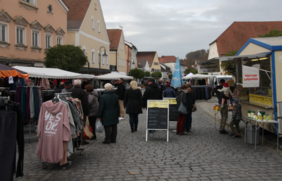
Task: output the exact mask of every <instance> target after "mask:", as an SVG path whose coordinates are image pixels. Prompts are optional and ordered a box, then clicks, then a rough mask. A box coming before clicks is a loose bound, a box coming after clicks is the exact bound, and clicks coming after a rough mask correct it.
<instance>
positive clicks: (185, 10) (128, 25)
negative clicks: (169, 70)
mask: <svg viewBox="0 0 282 181" xmlns="http://www.w3.org/2000/svg"><path fill="white" fill-rule="evenodd" d="M100 1H101V4H102V9H103V13H104V17H105V21H106V24H107V28H108V29H110V28H118V27H119V26H122V27H123V30H124V36H125V39H126V40H127V41H129V42H132V43H133V44H134V45H135V46H136V47H137V48H138V51H157V52H158V55H159V56H162V55H175V56H176V57H179V58H184V57H185V55H186V53H188V52H191V51H195V50H199V49H208V48H209V44H210V43H211V42H212V41H214V40H215V39H216V38H217V37H218V36H219V35H220V34H221V33H222V32H223V31H224V30H225V29H227V28H228V27H229V26H230V25H231V24H232V22H234V21H279V20H280V21H281V20H282V18H281V15H282V13H281V7H282V1H281V0H100ZM279 18H280V19H279Z"/></svg>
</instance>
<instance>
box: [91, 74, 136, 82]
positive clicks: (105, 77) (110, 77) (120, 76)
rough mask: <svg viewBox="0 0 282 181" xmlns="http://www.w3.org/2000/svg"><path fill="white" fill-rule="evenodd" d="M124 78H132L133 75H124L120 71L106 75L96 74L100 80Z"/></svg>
mask: <svg viewBox="0 0 282 181" xmlns="http://www.w3.org/2000/svg"><path fill="white" fill-rule="evenodd" d="M121 78H123V79H124V80H132V79H133V77H132V76H127V75H124V74H123V73H119V72H111V73H109V74H105V75H100V76H96V77H95V79H98V80H118V79H121Z"/></svg>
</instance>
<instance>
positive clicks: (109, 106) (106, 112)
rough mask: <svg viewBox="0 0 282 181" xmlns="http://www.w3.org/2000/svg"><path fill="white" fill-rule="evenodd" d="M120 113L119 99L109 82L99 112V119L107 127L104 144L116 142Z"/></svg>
mask: <svg viewBox="0 0 282 181" xmlns="http://www.w3.org/2000/svg"><path fill="white" fill-rule="evenodd" d="M119 114H120V108H119V100H118V98H117V96H116V95H115V94H114V92H113V88H112V84H110V83H107V84H106V85H105V92H104V94H103V95H102V96H101V99H100V105H99V112H98V120H99V121H101V122H102V124H103V126H104V129H105V141H104V142H103V143H104V144H110V143H116V138H117V124H118V123H119Z"/></svg>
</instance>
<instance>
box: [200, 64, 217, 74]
mask: <svg viewBox="0 0 282 181" xmlns="http://www.w3.org/2000/svg"><path fill="white" fill-rule="evenodd" d="M197 67H198V73H199V74H201V73H212V72H220V68H219V63H218V62H208V63H204V64H202V65H198V66H197Z"/></svg>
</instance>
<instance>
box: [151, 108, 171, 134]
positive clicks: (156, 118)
mask: <svg viewBox="0 0 282 181" xmlns="http://www.w3.org/2000/svg"><path fill="white" fill-rule="evenodd" d="M147 124H148V126H147V128H148V129H155V130H157V129H168V125H167V108H149V109H148V123H147Z"/></svg>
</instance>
